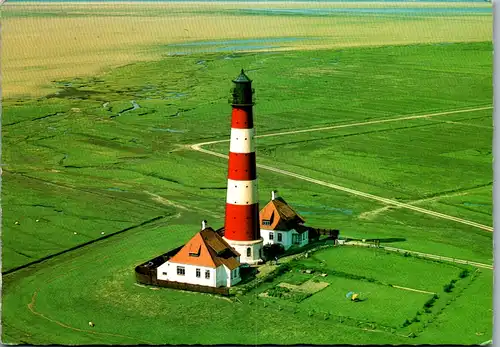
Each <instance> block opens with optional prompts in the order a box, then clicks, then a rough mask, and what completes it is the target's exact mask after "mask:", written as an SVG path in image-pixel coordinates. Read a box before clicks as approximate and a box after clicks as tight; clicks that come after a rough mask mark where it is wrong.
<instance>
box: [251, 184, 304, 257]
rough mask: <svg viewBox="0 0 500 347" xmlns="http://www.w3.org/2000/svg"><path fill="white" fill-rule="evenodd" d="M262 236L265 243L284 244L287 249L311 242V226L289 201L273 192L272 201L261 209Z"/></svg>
mask: <svg viewBox="0 0 500 347" xmlns="http://www.w3.org/2000/svg"><path fill="white" fill-rule="evenodd" d="M259 219H260V236H261V237H262V238H263V239H264V245H267V244H275V243H279V244H282V245H283V247H284V248H285V250H287V249H289V248H290V247H292V246H298V247H303V246H305V245H307V244H308V242H309V228H308V227H306V226H304V223H305V220H304V219H303V218H302V217H301V216H299V214H298V213H297V212H295V210H294V209H293V208H291V207H290V205H288V204H287V202H286V201H285V200H284V199H283V198H281V197H277V196H276V192H275V191H272V192H271V201H269V203H268V204H267V205H266V206H265V207H264V208H263V209H262V210H260V215H259Z"/></svg>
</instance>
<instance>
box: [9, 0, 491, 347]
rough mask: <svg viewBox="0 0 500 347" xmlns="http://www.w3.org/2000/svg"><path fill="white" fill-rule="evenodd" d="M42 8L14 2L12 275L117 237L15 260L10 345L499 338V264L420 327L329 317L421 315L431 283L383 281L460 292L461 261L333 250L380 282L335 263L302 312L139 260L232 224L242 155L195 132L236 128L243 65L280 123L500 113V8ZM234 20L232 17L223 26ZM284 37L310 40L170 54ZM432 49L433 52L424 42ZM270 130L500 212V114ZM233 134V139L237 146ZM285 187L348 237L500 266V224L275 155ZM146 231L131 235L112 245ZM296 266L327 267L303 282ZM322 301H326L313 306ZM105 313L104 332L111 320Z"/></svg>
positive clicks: (280, 139)
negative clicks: (201, 148) (374, 327)
mask: <svg viewBox="0 0 500 347" xmlns="http://www.w3.org/2000/svg"><path fill="white" fill-rule="evenodd" d="M30 6H32V5H26V4H24V5H22V6H21V5H10V4H8V6H6V8H7V9H6V10H5V11H3V12H2V15H3V14H4V13H6V14H7V15H6V18H5V25H4V26H3V27H2V29H3V34H4V37H5V44H4V48H5V52H6V54H5V64H3V69H4V74H3V75H4V84H5V89H4V92H5V94H4V95H5V96H6V98H5V99H4V100H3V104H2V106H3V110H2V111H3V112H2V132H3V133H2V135H3V136H2V144H3V153H2V155H3V163H4V166H3V168H2V169H3V172H2V202H3V204H4V206H5V209H4V210H3V229H2V246H3V249H2V251H3V258H2V263H3V271H4V272H5V271H7V270H12V269H13V268H15V267H18V266H21V265H24V264H28V263H30V262H33V261H37V260H39V259H41V258H43V257H47V256H51V255H53V254H55V253H58V252H64V251H66V250H68V249H69V248H71V247H75V246H78V245H82V244H84V243H86V242H90V241H94V240H95V241H96V242H94V243H91V244H88V245H86V246H84V247H82V248H79V249H75V250H72V251H69V252H67V253H63V254H60V255H58V256H56V257H54V258H51V259H48V260H46V261H44V262H42V263H39V264H35V265H32V266H29V267H27V268H24V269H21V270H18V271H14V272H12V273H10V274H7V275H6V274H4V276H3V295H2V308H3V310H2V322H3V324H4V326H3V329H2V334H3V341H4V342H6V343H25V344H115V343H116V344H148V343H150V344H165V343H174V344H175V343H185V344H217V343H218V344H223V343H224V344H228V343H229V344H233V343H234V344H262V343H268V344H297V343H306V344H331V343H332V341H333V342H334V343H338V344H368V343H371V344H405V343H414V342H415V341H416V342H417V343H418V342H422V343H435V342H442V343H459V344H460V343H480V342H483V341H485V340H488V339H489V336H491V329H490V330H488V329H489V328H488V327H489V326H490V321H491V319H490V318H491V314H490V313H489V311H487V310H489V309H490V308H491V295H492V294H491V274H490V273H489V272H487V271H486V270H485V271H484V272H482V273H481V274H480V275H479V276H478V277H477V278H476V279H475V280H474V281H473V282H471V284H470V285H468V286H466V285H465V284H463V285H462V284H461V285H462V286H463V288H465V289H463V292H462V291H458V289H457V291H456V293H459V292H460V293H462V294H461V296H460V297H457V298H456V299H455V300H454V301H453V302H451V303H450V304H448V305H446V302H448V301H446V300H448V298H452V297H453V295H454V293H455V292H454V293H451V294H450V295H449V296H446V295H444V294H443V300H441V299H439V302H440V305H443V307H446V308H445V309H443V311H441V313H440V314H439V316H436V317H437V318H436V317H434V316H432V317H434V318H435V320H434V321H433V322H429V323H426V324H428V326H426V327H425V328H424V329H423V330H422V331H420V332H418V334H417V335H418V336H417V338H416V339H412V340H409V339H408V338H407V337H403V336H402V334H400V333H401V331H400V330H398V332H396V333H395V332H391V331H385V330H384V331H381V332H380V331H370V330H364V329H365V328H364V327H360V326H357V325H356V324H350V323H349V324H346V323H342V322H340V321H338V320H334V319H324V317H323V316H322V315H321V314H324V313H328V312H331V314H332V315H333V314H334V312H335V313H338V314H339V315H345V316H346V317H347V316H351V317H353V318H352V319H354V320H356V319H358V320H362V319H365V320H373V321H375V323H377V324H380V325H384V326H390V327H399V326H400V325H401V324H402V323H403V322H404V320H405V319H407V318H408V319H410V318H412V317H413V316H414V315H415V313H416V311H417V310H419V309H421V308H422V306H423V304H424V302H425V301H426V300H428V297H429V296H430V294H423V293H417V292H411V291H405V290H401V289H396V288H391V287H390V286H387V285H385V286H384V285H383V283H382V282H384V283H385V282H387V283H390V284H394V285H400V286H405V287H411V288H416V289H421V290H428V291H442V286H443V284H445V283H447V282H448V281H449V280H450V279H452V278H455V277H457V273H458V272H459V271H460V270H459V269H457V268H455V267H452V266H449V265H444V264H437V263H432V262H428V261H423V260H418V259H415V258H412V257H408V258H405V257H402V256H399V255H395V254H390V255H389V254H385V253H384V252H381V253H376V252H374V251H373V250H365V249H363V250H359V249H357V250H355V249H353V248H338V249H335V251H336V252H330V251H328V252H327V251H324V252H318V253H317V254H316V255H315V256H316V257H317V259H318V260H323V261H325V262H326V264H327V265H328V267H331V268H333V269H337V270H339V271H344V272H349V273H351V272H353V271H355V272H356V273H359V274H360V275H363V276H366V277H374V278H376V279H377V281H379V282H380V283H379V282H373V283H371V282H367V281H360V280H355V279H352V278H345V277H335V276H330V275H329V276H327V277H326V278H325V280H326V281H328V282H329V283H330V285H329V286H328V287H327V288H326V289H324V290H322V291H320V292H318V293H317V294H314V295H313V296H311V297H310V298H308V299H306V300H304V301H302V302H300V303H299V304H293V305H291V306H290V305H289V307H291V308H292V309H295V308H297V307H298V310H299V312H298V313H297V314H295V313H293V312H290V311H289V310H285V309H284V310H280V309H277V306H276V305H282V304H279V303H278V304H276V303H272V304H271V305H269V306H264V305H262V302H263V299H261V298H258V297H256V296H255V295H254V294H256V293H250V294H249V295H247V296H245V297H243V298H242V302H243V303H237V302H231V301H227V300H224V299H222V298H219V297H215V296H210V295H205V294H195V293H186V292H179V291H175V290H169V289H159V290H156V289H151V288H146V287H141V286H138V285H136V284H135V279H134V274H133V268H134V266H136V265H138V264H140V263H142V262H144V261H146V260H148V259H150V258H152V257H154V256H157V255H158V254H161V253H164V252H166V251H168V250H170V249H173V248H175V247H177V246H179V245H181V244H183V243H184V242H186V241H187V240H188V239H189V238H191V237H192V235H193V234H194V233H195V232H197V231H198V230H199V226H200V223H199V222H200V221H201V220H202V219H207V220H208V221H209V225H211V226H214V227H219V226H222V223H223V216H224V203H225V199H226V197H225V195H226V191H225V188H226V183H227V182H226V180H227V161H226V160H225V159H222V158H216V157H212V156H209V155H206V154H203V153H198V152H194V151H192V150H190V149H189V148H187V145H189V144H193V143H199V142H203V141H215V140H220V139H225V138H227V137H228V135H229V131H230V129H229V119H230V106H229V105H228V103H227V99H228V96H229V89H230V87H231V82H230V80H231V79H232V78H234V77H235V76H236V74H237V73H238V72H239V70H240V69H241V68H242V67H243V68H245V70H246V71H248V74H249V76H250V77H251V78H252V79H254V81H255V82H254V88H255V89H256V102H257V104H256V106H255V124H256V127H257V134H258V135H261V134H266V133H272V132H279V131H289V130H296V129H304V128H313V127H321V126H330V125H345V124H348V123H355V122H364V121H367V120H373V121H376V120H380V119H385V118H390V117H396V116H402V115H423V114H428V113H434V112H440V111H449V110H458V109H464V108H475V107H481V106H491V102H492V100H491V94H492V88H491V85H492V83H491V70H492V62H491V52H492V45H491V43H490V42H489V41H491V30H490V29H491V28H490V26H491V18H490V16H487V15H471V16H462V17H455V16H447V17H441V18H438V17H436V16H430V17H427V16H413V17H411V18H409V17H408V18H402V16H399V17H397V18H398V19H395V18H387V17H383V16H373V17H367V16H359V17H356V16H342V15H335V16H304V15H300V16H297V15H293V16H292V15H282V14H280V15H276V16H274V15H270V14H269V13H267V14H262V15H260V14H256V13H246V14H244V15H241V14H238V13H236V12H235V11H234V10H235V9H237V8H236V7H235V6H234V5H229V4H227V5H224V6H227V7H217V6H219V5H215V4H214V5H211V4H205V5H203V6H201V5H200V7H193V6H191V7H190V6H189V5H181V4H164V5H157V6H158V8H156V9H157V10H158V11H156V12H155V11H153V10H150V11H149V12H148V11H147V10H143V9H138V7H134V6H133V5H120V6H115V7H116V8H115V7H113V9H111V8H110V7H107V6H111V5H106V6H104V5H89V6H88V7H85V8H82V7H81V6H80V5H71V6H68V7H64V6H63V5H60V4H58V5H56V4H53V5H43V6H40V7H38V6H37V7H30ZM51 6H52V7H51ZM85 6H86V5H85ZM99 6H104V7H99ZM155 6H156V5H155ZM249 6H250V5H249ZM252 6H254V7H255V8H262V6H268V5H264V4H261V5H257V4H253V5H252ZM259 6H260V7H259ZM276 6H277V7H283V6H285V5H283V4H279V5H276ZM293 6H299V5H293ZM300 6H302V5H300ZM300 6H299V7H300ZM318 6H319V7H322V8H323V7H326V8H328V7H329V6H331V7H335V6H340V7H342V6H345V5H342V4H340V5H339V4H337V5H335V4H332V5H328V4H318ZM353 6H361V5H359V4H357V5H353ZM379 6H382V5H379ZM394 6H396V7H397V6H401V5H394ZM415 6H417V7H418V6H423V7H425V6H429V5H420V4H415ZM439 6H441V7H442V6H444V5H442V4H441V5H439ZM453 6H455V5H453ZM464 6H465V5H464ZM467 6H468V5H467ZM478 6H479V5H478ZM481 6H482V7H484V5H483V4H481ZM481 6H479V7H481ZM299 7H297V8H299ZM223 14H227V16H224V17H223V18H225V19H226V18H227V20H224V21H222V20H220V19H221V16H222V15H223ZM270 16H271V17H272V18H274V19H275V20H273V21H270V20H269V17H270ZM131 18H133V19H131ZM457 18H459V20H457ZM214 19H217V20H214ZM264 23H271V24H264ZM408 23H411V26H409V25H408ZM291 24H294V25H291ZM242 27H244V28H245V30H240V28H242ZM69 28H71V29H72V30H69ZM75 28H77V29H78V30H73V29H75ZM200 28H203V30H201V29H200ZM206 28H208V29H206ZM236 28H238V30H232V29H236ZM306 28H308V29H307V30H306ZM339 28H342V30H343V31H341V30H337V29H339ZM87 29H88V30H87ZM185 29H187V31H188V32H189V34H186V30H185ZM230 29H231V30H230ZM344 31H345V32H344ZM40 32H43V33H44V35H45V36H44V39H41V38H40V35H39V33H40ZM145 32H151V33H153V34H151V35H145V34H144V33H145ZM269 32H273V33H274V34H273V35H274V36H275V38H276V39H281V38H283V37H288V38H294V37H300V38H301V40H302V38H304V37H306V38H310V40H309V39H308V40H305V41H304V40H302V41H301V40H289V41H286V43H283V42H284V41H282V42H281V43H280V45H281V46H280V47H278V48H276V49H271V50H275V51H273V52H252V53H241V52H240V53H236V52H233V51H228V52H223V51H221V52H215V53H204V52H202V49H200V47H199V46H196V45H195V46H193V48H191V50H192V51H195V52H196V53H195V54H191V55H182V56H175V55H168V54H169V53H172V52H173V51H174V50H176V49H178V47H177V48H176V47H175V46H169V45H170V44H173V43H179V42H187V41H193V42H195V41H199V40H211V41H217V40H247V39H256V40H260V39H262V38H267V37H268V36H269V34H268V33H269ZM347 32H349V33H350V34H349V35H348V34H346V33H347ZM228 33H233V34H228ZM344 34H345V35H344ZM186 35H188V36H189V37H187V36H186ZM98 36H99V37H98ZM21 38H23V40H21ZM48 38H50V39H48ZM278 41H279V40H278ZM477 41H481V42H477ZM76 42H78V44H76ZM443 42H445V43H446V44H441V43H443ZM452 42H454V43H452ZM70 43H71V44H70ZM73 43H75V44H73ZM415 43H426V44H418V45H409V44H415ZM428 43H439V44H428ZM238 44H239V43H238ZM257 44H260V43H257ZM27 45H29V47H31V48H30V49H26V47H27ZM227 45H232V43H229V44H226V46H227ZM367 45H381V46H383V47H364V46H367ZM209 46H210V47H211V48H217V47H220V44H219V43H210V45H209ZM354 46H356V47H354ZM67 47H73V48H74V49H73V50H71V49H69V50H68V48H67ZM360 47H361V48H360ZM363 47H364V48H363ZM226 48H227V47H226ZM96 57H99V59H97V58H96ZM152 59H156V60H152ZM136 61H140V62H137V63H133V64H129V65H125V66H122V67H120V68H113V69H110V67H114V66H117V65H123V64H127V63H130V62H136ZM465 62H467V63H465ZM472 62H474V63H472ZM102 71H105V72H102ZM98 72H99V73H98ZM100 72H102V73H100ZM89 76H92V77H89ZM33 95H35V96H36V97H34V96H33ZM134 105H138V106H134ZM479 132H481V135H480V136H479ZM257 143H258V147H257V151H258V162H259V163H261V164H267V165H270V166H276V167H280V168H282V169H285V170H289V171H292V172H294V173H299V174H303V175H305V176H308V177H312V178H315V179H319V180H324V181H327V182H332V183H335V184H338V185H343V186H346V187H350V188H352V189H356V190H360V191H362V192H369V193H372V194H375V195H379V196H384V197H387V198H391V199H398V200H400V201H404V202H412V203H415V204H416V205H418V206H421V207H424V208H428V209H431V210H436V211H440V212H442V213H448V214H450V215H454V216H457V217H461V218H465V219H470V220H473V221H476V222H478V223H483V224H486V225H491V181H492V176H491V166H490V165H491V158H492V157H491V111H489V110H483V111H473V112H470V113H462V114H454V115H446V116H436V117H431V118H426V119H414V120H405V121H401V122H393V123H378V124H371V125H363V126H357V127H345V128H339V129H335V130H332V131H324V132H323V131H318V132H314V133H307V134H305V133H303V134H297V135H293V136H291V135H285V136H276V137H264V138H259V139H258V142H257ZM213 148H214V149H215V150H217V151H221V152H224V153H226V152H227V150H228V143H222V144H220V145H217V146H213ZM273 189H278V190H279V194H280V195H282V196H283V197H284V198H285V199H286V200H287V201H288V202H289V203H290V204H291V205H292V207H295V208H296V209H297V211H299V212H300V213H301V214H303V216H304V217H305V218H306V220H307V224H308V225H311V226H316V227H323V228H336V229H340V230H341V236H350V237H359V238H373V237H376V238H381V239H384V238H398V239H399V241H397V242H391V243H389V245H391V246H395V247H401V248H407V249H410V250H415V251H423V252H429V253H434V254H440V255H443V256H452V257H457V258H462V259H469V260H475V261H480V262H486V263H491V261H492V259H491V258H492V234H491V233H489V232H485V231H483V230H480V229H477V228H473V227H471V226H467V225H463V224H459V223H455V222H452V221H448V220H444V219H438V218H435V217H431V216H428V215H424V214H420V213H417V212H415V211H410V210H404V209H387V208H386V205H384V204H381V203H379V202H376V201H373V200H369V199H365V198H361V197H359V196H355V195H351V194H348V193H345V192H341V191H335V190H332V189H329V188H325V187H323V186H320V185H317V184H313V183H311V182H306V181H303V180H299V179H296V178H292V177H288V176H283V175H280V174H277V173H273V172H270V171H266V170H260V169H259V194H260V200H259V202H260V204H261V205H263V204H265V203H267V202H268V201H269V199H270V191H271V190H273ZM155 217H163V218H161V219H158V220H156V221H154V222H151V223H150V224H148V225H146V226H140V225H141V223H143V222H145V221H148V220H150V219H152V218H155ZM16 222H19V223H18V224H16ZM126 228H131V229H129V230H128V231H125V232H123V233H118V234H116V235H113V236H112V237H109V238H107V239H102V238H103V237H106V236H107V235H110V234H113V233H116V232H119V231H121V230H123V229H126ZM75 233H76V234H75ZM360 253H362V254H363V255H362V256H359V254H360ZM374 264H376V265H377V267H376V268H374V267H373V266H374ZM375 269H380V270H375ZM399 269H404V270H405V271H397V270H399ZM382 270H383V271H382ZM286 276H290V277H289V278H288V279H287V277H286ZM283 278H285V279H287V281H288V280H290V281H292V282H291V283H293V282H294V281H295V282H296V283H300V282H301V281H302V280H304V279H305V277H304V276H302V274H293V276H292V274H286V275H284V276H283ZM460 283H466V282H460ZM262 288H265V286H264V287H262ZM460 288H462V287H460ZM259 290H261V289H259ZM349 290H357V291H360V292H361V293H362V295H366V298H367V300H366V301H363V302H360V303H356V304H352V303H351V302H348V301H346V300H345V293H346V292H347V291H349ZM460 290H462V289H460ZM479 293H482V294H483V295H482V296H481V295H479ZM444 298H446V300H444ZM450 300H451V299H450ZM281 301H283V300H281ZM269 302H272V300H270V301H269ZM325 302H328V304H327V305H325V304H324V303H325ZM282 306H286V305H285V304H283V305H282ZM311 310H315V311H316V313H318V312H319V313H321V314H320V315H319V316H318V315H317V314H316V315H312V316H309V314H308V313H309V311H311ZM214 312H217V314H216V317H215V316H214ZM387 312H391V313H392V312H395V313H394V314H387ZM432 314H433V315H434V314H436V315H437V312H433V313H432ZM214 317H215V318H214ZM89 321H93V322H94V323H95V324H96V326H95V327H94V328H90V327H89V326H88V322H89ZM242 321H246V322H248V324H241V322H242ZM285 321H286V322H287V324H286V325H284V324H283V322H285ZM464 322H466V323H464ZM463 325H468V327H467V328H466V329H462V326H463ZM297 326H300V327H301V328H300V329H296V328H295V327H297ZM200 327H203V328H200ZM288 327H294V328H288ZM398 329H399V328H398ZM313 330H314V331H315V334H314V335H312V334H311V333H310V331H313ZM407 330H408V329H406V330H404V332H405V333H406V332H407ZM195 332H196V333H195ZM477 332H482V333H484V334H483V335H477V334H476V333H477ZM403 335H404V334H403Z"/></svg>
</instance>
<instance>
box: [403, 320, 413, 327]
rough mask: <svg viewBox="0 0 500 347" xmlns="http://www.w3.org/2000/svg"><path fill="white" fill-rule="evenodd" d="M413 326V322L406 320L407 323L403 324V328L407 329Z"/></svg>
mask: <svg viewBox="0 0 500 347" xmlns="http://www.w3.org/2000/svg"><path fill="white" fill-rule="evenodd" d="M410 324H411V322H410V321H409V320H408V319H407V320H405V322H404V323H403V328H406V327H407V326H409V325H410Z"/></svg>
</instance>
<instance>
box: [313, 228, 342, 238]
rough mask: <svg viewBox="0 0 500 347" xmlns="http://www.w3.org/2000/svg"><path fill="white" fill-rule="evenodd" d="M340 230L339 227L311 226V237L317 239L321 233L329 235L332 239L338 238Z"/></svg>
mask: <svg viewBox="0 0 500 347" xmlns="http://www.w3.org/2000/svg"><path fill="white" fill-rule="evenodd" d="M339 233H340V231H339V230H337V229H318V228H309V239H310V240H315V239H316V240H317V239H319V237H320V236H321V235H328V237H329V238H331V239H334V240H335V239H338V238H339Z"/></svg>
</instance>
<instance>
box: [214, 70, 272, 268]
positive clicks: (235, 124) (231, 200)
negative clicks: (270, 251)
mask: <svg viewBox="0 0 500 347" xmlns="http://www.w3.org/2000/svg"><path fill="white" fill-rule="evenodd" d="M233 83H234V88H233V89H232V94H233V100H232V108H233V109H232V114H231V141H230V146H229V162H228V179H227V196H226V216H225V223H224V240H225V241H226V242H227V243H228V244H229V245H231V246H232V247H233V248H234V249H235V250H236V251H237V252H238V253H239V254H240V262H241V263H246V264H257V263H259V262H260V261H261V259H262V246H263V240H262V238H261V237H260V227H259V203H258V192H257V166H256V162H255V143H254V138H255V130H254V125H253V102H252V94H253V90H252V81H251V80H250V79H249V78H248V77H247V76H246V75H245V73H244V71H243V70H241V73H240V75H239V76H238V77H237V78H236V79H234V80H233Z"/></svg>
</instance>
